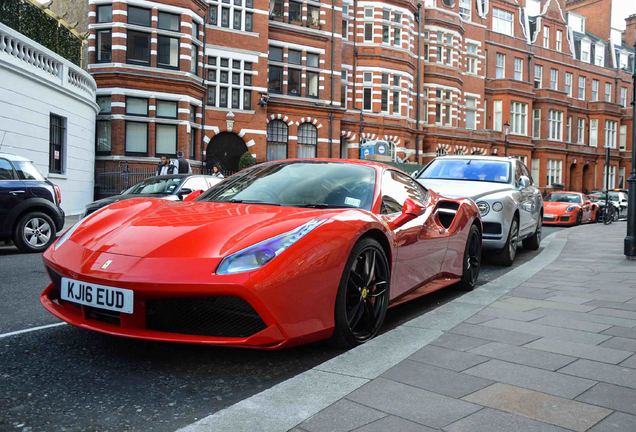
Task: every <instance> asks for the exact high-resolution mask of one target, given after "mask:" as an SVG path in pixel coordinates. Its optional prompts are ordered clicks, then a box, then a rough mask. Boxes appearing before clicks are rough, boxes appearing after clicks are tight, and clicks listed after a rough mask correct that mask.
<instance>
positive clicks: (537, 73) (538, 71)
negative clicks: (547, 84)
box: [534, 65, 543, 88]
mask: <svg viewBox="0 0 636 432" xmlns="http://www.w3.org/2000/svg"><path fill="white" fill-rule="evenodd" d="M542 81H543V66H541V65H534V88H541V87H542V85H541V82H542Z"/></svg>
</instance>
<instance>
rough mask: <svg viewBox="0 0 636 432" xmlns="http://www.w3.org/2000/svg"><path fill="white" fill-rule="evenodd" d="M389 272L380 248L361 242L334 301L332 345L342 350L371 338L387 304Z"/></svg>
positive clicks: (344, 274)
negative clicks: (334, 344)
mask: <svg viewBox="0 0 636 432" xmlns="http://www.w3.org/2000/svg"><path fill="white" fill-rule="evenodd" d="M389 288H390V270H389V263H388V259H387V257H386V254H385V253H384V250H383V249H382V246H381V245H380V244H379V243H378V242H377V241H376V240H374V239H371V238H364V239H362V240H361V241H359V242H358V243H357V244H356V246H355V247H354V248H353V251H352V252H351V256H350V257H349V260H348V261H347V264H346V266H345V269H344V272H343V275H342V279H341V281H340V287H339V290H338V297H337V299H336V310H335V321H336V327H335V330H334V336H333V339H334V342H335V343H336V344H337V345H339V346H341V347H345V348H351V347H354V346H356V345H360V344H362V343H364V342H366V341H368V340H369V339H371V338H373V337H374V336H375V335H376V334H377V333H378V331H379V330H380V327H382V323H383V322H384V317H385V316H386V310H387V306H388V304H389Z"/></svg>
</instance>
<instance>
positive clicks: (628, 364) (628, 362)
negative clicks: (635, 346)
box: [621, 354, 636, 369]
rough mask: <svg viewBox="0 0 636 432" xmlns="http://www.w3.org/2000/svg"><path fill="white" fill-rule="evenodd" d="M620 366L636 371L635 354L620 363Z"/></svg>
mask: <svg viewBox="0 0 636 432" xmlns="http://www.w3.org/2000/svg"><path fill="white" fill-rule="evenodd" d="M621 366H624V367H628V368H632V369H636V354H634V355H633V356H631V357H630V358H628V359H627V360H625V361H624V362H623V363H621Z"/></svg>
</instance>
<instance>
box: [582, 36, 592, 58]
mask: <svg viewBox="0 0 636 432" xmlns="http://www.w3.org/2000/svg"><path fill="white" fill-rule="evenodd" d="M590 50H591V44H590V41H586V40H582V41H581V61H584V62H585V63H589V62H590Z"/></svg>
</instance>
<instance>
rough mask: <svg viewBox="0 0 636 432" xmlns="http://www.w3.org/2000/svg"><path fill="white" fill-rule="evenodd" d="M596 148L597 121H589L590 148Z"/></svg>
mask: <svg viewBox="0 0 636 432" xmlns="http://www.w3.org/2000/svg"><path fill="white" fill-rule="evenodd" d="M597 146H598V120H597V119H590V147H597Z"/></svg>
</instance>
